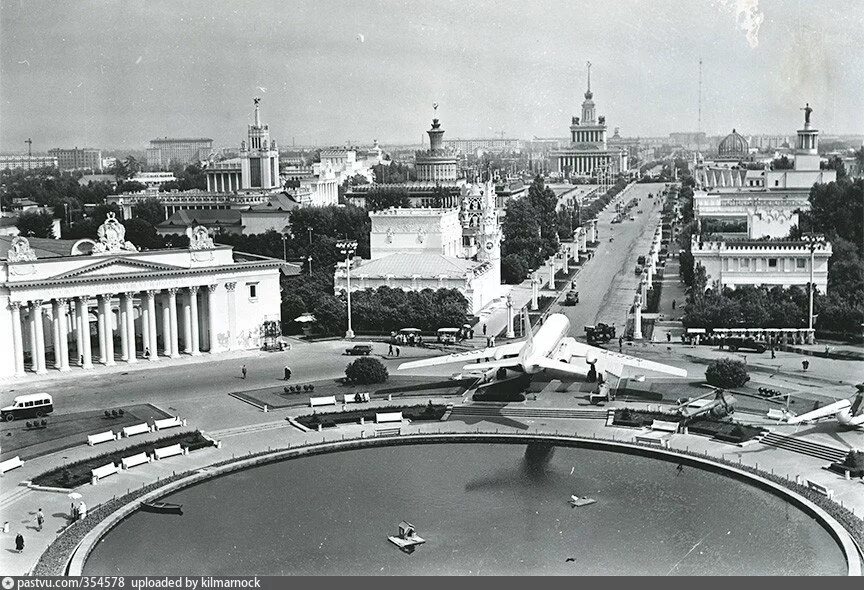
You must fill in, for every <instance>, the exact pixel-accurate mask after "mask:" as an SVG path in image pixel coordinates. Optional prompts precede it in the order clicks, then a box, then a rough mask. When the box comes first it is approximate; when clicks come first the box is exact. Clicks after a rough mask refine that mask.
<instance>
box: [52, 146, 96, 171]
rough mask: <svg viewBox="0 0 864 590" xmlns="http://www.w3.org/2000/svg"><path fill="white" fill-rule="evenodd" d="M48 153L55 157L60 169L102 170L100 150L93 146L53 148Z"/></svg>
mask: <svg viewBox="0 0 864 590" xmlns="http://www.w3.org/2000/svg"><path fill="white" fill-rule="evenodd" d="M48 154H49V155H51V156H54V157H55V158H57V166H58V167H59V168H60V170H93V171H97V170H98V171H101V170H102V151H101V150H97V149H94V148H77V147H76V148H72V149H65V148H54V149H50V150H48Z"/></svg>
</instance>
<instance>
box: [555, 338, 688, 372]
mask: <svg viewBox="0 0 864 590" xmlns="http://www.w3.org/2000/svg"><path fill="white" fill-rule="evenodd" d="M570 351H572V355H573V357H581V358H584V359H585V360H586V361H587V362H590V363H593V364H595V367H596V369H597V372H601V371H608V372H610V373H612V374H613V375H619V376H620V375H621V373H622V372H623V369H624V367H633V368H636V369H640V370H643V371H654V372H656V373H665V374H666V375H673V376H675V377H686V376H687V370H686V369H681V368H679V367H673V366H671V365H664V364H663V363H657V362H654V361H649V360H645V359H640V358H637V357H633V356H629V355H626V354H622V353H620V352H612V351H611V350H605V349H603V348H597V347H596V346H590V345H588V344H584V343H582V342H579V341H575V339H574V342H573V343H570Z"/></svg>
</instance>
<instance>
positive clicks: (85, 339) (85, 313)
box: [78, 295, 114, 369]
mask: <svg viewBox="0 0 864 590" xmlns="http://www.w3.org/2000/svg"><path fill="white" fill-rule="evenodd" d="M78 309H79V310H80V312H79V313H80V315H79V316H78V325H79V329H80V330H81V333H82V334H81V335H82V341H81V343H82V344H83V345H84V350H83V351H82V352H81V355H82V356H83V357H84V364H82V365H81V367H82V368H84V369H92V368H93V352H92V350H91V347H90V296H89V295H82V296H81V305H80V307H79V308H78ZM109 325H110V324H109ZM106 333H107V332H106ZM106 340H108V339H107V338H106ZM111 344H112V345H113V342H112V343H111ZM106 348H107V349H108V351H109V353H110V356H109V357H108V360H109V362H108V364H109V365H113V364H114V348H113V346H106Z"/></svg>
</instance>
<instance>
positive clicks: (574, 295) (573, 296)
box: [564, 290, 579, 305]
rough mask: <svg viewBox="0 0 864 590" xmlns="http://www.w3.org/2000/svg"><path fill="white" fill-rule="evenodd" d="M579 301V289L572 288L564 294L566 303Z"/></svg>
mask: <svg viewBox="0 0 864 590" xmlns="http://www.w3.org/2000/svg"><path fill="white" fill-rule="evenodd" d="M577 303H579V291H573V290H570V291H568V292H567V295H565V296H564V305H576V304H577Z"/></svg>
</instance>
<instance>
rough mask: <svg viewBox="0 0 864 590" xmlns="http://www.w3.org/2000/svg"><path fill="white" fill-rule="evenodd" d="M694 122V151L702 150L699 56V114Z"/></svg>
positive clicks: (700, 64)
mask: <svg viewBox="0 0 864 590" xmlns="http://www.w3.org/2000/svg"><path fill="white" fill-rule="evenodd" d="M698 117H699V118H698V120H697V124H696V151H697V152H698V151H701V150H702V58H701V57H700V58H699V114H698Z"/></svg>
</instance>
